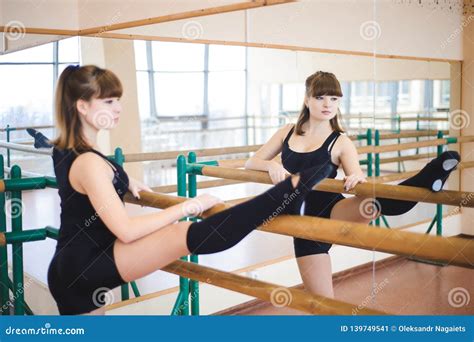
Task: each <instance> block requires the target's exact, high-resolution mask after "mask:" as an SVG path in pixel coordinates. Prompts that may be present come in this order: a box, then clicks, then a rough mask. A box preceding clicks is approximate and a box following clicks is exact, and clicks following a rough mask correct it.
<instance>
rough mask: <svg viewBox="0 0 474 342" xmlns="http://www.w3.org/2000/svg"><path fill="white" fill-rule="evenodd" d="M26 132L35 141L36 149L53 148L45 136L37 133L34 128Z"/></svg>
mask: <svg viewBox="0 0 474 342" xmlns="http://www.w3.org/2000/svg"><path fill="white" fill-rule="evenodd" d="M26 131H27V132H28V134H29V135H31V136H32V137H33V138H34V139H35V143H34V146H35V148H50V147H53V145H51V143H50V142H49V139H48V138H46V136H44V134H43V133H41V132H39V131H37V130H36V129H33V128H27V129H26Z"/></svg>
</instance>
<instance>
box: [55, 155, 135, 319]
mask: <svg viewBox="0 0 474 342" xmlns="http://www.w3.org/2000/svg"><path fill="white" fill-rule="evenodd" d="M90 152H92V153H95V154H97V155H99V156H100V157H102V158H104V159H105V160H106V161H107V162H108V163H109V165H110V166H111V167H112V169H113V171H114V178H113V186H114V188H115V191H116V192H117V195H118V196H119V197H120V199H121V200H123V196H124V195H125V193H126V192H127V191H128V183H129V181H128V176H127V174H126V173H125V171H124V170H123V168H122V167H121V166H120V165H118V164H117V163H115V162H114V161H112V160H108V159H107V157H106V156H104V155H103V154H102V153H100V152H98V151H95V150H91V151H90ZM77 156H78V155H77V154H76V153H74V152H73V151H72V150H58V149H56V148H54V149H53V162H54V172H55V174H56V180H57V183H58V189H59V197H60V198H61V226H60V229H59V238H58V244H57V246H56V251H55V254H54V257H53V260H52V261H51V264H50V266H49V270H48V285H49V288H50V291H51V293H52V295H53V297H54V299H55V300H56V303H57V305H58V309H59V312H60V314H62V315H75V314H84V313H87V312H90V311H92V310H95V309H97V308H99V307H101V306H103V305H104V300H103V299H104V292H105V291H107V289H113V288H115V287H117V286H119V285H121V284H123V283H124V281H123V279H122V278H121V276H120V274H119V272H118V270H117V267H116V265H115V259H114V250H113V247H114V243H115V240H116V237H115V235H114V234H113V233H112V232H111V231H110V230H109V229H108V228H107V227H106V226H105V224H104V223H103V222H102V220H101V219H100V217H99V216H100V211H101V210H107V208H103V209H102V208H101V209H98V210H97V212H96V210H95V209H94V207H93V206H92V204H91V202H90V200H89V198H88V197H87V196H86V195H83V194H81V193H79V192H77V191H75V190H74V189H73V188H72V186H71V183H70V182H69V170H70V169H71V165H72V163H73V162H74V160H75V159H76V158H77Z"/></svg>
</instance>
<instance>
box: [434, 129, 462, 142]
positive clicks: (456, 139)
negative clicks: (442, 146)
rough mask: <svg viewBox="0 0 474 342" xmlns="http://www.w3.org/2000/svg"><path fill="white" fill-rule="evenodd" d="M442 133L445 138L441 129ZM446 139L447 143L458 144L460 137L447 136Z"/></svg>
mask: <svg viewBox="0 0 474 342" xmlns="http://www.w3.org/2000/svg"><path fill="white" fill-rule="evenodd" d="M440 133H441V138H443V132H441V131H440ZM438 138H439V136H438ZM445 139H446V144H457V143H458V138H456V137H446V138H445Z"/></svg>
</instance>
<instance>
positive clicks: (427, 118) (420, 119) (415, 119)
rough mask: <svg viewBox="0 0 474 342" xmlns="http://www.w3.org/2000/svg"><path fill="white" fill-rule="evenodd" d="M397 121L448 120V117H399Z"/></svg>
mask: <svg viewBox="0 0 474 342" xmlns="http://www.w3.org/2000/svg"><path fill="white" fill-rule="evenodd" d="M399 121H401V122H406V121H449V118H432V117H419V118H400V119H399Z"/></svg>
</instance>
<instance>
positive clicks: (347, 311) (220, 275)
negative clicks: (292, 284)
mask: <svg viewBox="0 0 474 342" xmlns="http://www.w3.org/2000/svg"><path fill="white" fill-rule="evenodd" d="M162 270H163V271H165V272H169V273H173V274H177V275H179V276H181V277H185V278H191V279H194V280H198V281H201V282H203V283H207V284H210V285H214V286H218V287H222V288H224V289H228V290H231V291H235V292H239V293H243V294H246V295H249V296H252V297H255V298H259V299H262V300H264V301H267V302H271V303H273V304H275V303H276V304H281V305H282V306H287V307H289V308H293V309H296V310H300V311H303V312H307V313H310V314H320V315H321V314H323V315H353V314H354V313H357V314H360V315H386V314H387V313H385V312H382V311H378V310H373V309H368V308H365V307H364V308H358V306H357V305H354V304H350V303H345V302H342V301H339V300H335V299H331V298H327V297H323V296H319V295H315V294H311V293H309V292H307V291H304V290H300V289H295V288H287V287H283V286H279V285H276V284H272V283H267V282H264V281H261V280H256V279H252V278H247V277H243V276H241V275H238V274H235V273H229V272H224V271H221V270H217V269H214V268H210V267H207V266H202V265H197V264H194V263H191V262H186V261H181V260H176V261H174V262H172V263H171V264H169V265H168V266H165V267H163V268H162ZM279 297H280V298H279ZM283 304H287V305H283Z"/></svg>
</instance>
